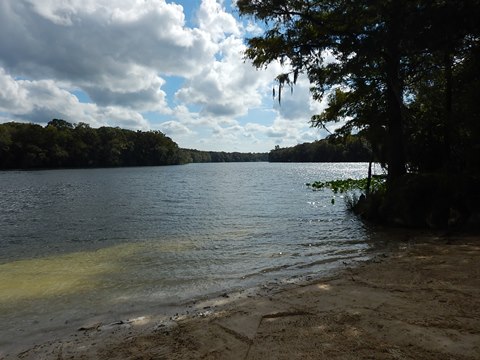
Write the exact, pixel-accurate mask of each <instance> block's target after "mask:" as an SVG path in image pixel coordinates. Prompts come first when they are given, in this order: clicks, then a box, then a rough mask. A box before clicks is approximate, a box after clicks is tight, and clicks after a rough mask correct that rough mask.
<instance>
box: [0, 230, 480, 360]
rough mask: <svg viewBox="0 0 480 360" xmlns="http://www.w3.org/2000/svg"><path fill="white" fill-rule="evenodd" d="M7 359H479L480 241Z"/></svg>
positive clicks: (425, 240) (391, 254) (382, 257)
mask: <svg viewBox="0 0 480 360" xmlns="http://www.w3.org/2000/svg"><path fill="white" fill-rule="evenodd" d="M187 311H188V313H187ZM2 357H3V358H6V359H10V358H12V359H16V358H19V359H263V360H265V359H435V360H437V359H480V237H474V236H469V237H467V236H463V237H452V236H451V237H441V238H435V237H431V236H430V237H409V238H408V239H407V241H404V242H402V243H399V244H398V246H395V247H394V248H392V249H391V250H390V251H388V252H385V253H382V254H379V255H377V256H375V257H374V258H372V259H370V260H368V261H366V262H362V263H356V264H346V265H345V268H344V269H342V270H340V271H338V272H336V273H335V274H332V275H330V276H329V277H328V278H321V279H314V280H311V281H309V282H308V283H303V284H295V285H290V286H282V287H277V288H275V287H272V288H266V289H263V290H261V291H254V292H242V293H240V294H224V295H223V296H220V297H219V298H216V299H210V300H205V301H202V302H195V303H192V304H189V305H187V306H186V307H185V309H184V311H183V312H181V313H180V314H179V315H174V316H172V317H171V318H170V317H165V316H163V317H162V316H161V314H146V315H145V316H144V317H137V318H135V319H128V320H127V319H125V320H121V321H116V322H113V323H109V324H103V323H96V324H95V323H94V324H85V325H84V326H82V327H81V328H79V329H78V330H76V331H75V333H73V334H63V335H62V336H60V337H58V338H56V339H50V340H48V341H46V342H44V343H40V344H36V345H32V346H29V347H28V348H26V349H18V352H16V353H8V354H6V353H2V351H1V350H0V358H2Z"/></svg>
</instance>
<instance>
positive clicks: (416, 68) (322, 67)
mask: <svg viewBox="0 0 480 360" xmlns="http://www.w3.org/2000/svg"><path fill="white" fill-rule="evenodd" d="M238 6H239V9H240V13H241V14H243V15H252V16H253V17H254V18H256V19H258V20H260V21H263V22H264V27H265V28H266V31H265V32H264V34H262V35H261V36H257V37H254V38H251V39H249V41H248V49H247V51H246V57H247V58H250V59H251V60H252V61H253V64H254V65H255V66H257V67H262V66H266V65H268V64H270V63H272V62H274V61H277V60H279V61H280V62H281V63H282V64H285V65H286V66H287V67H286V69H287V70H286V72H285V73H284V74H280V75H279V76H278V77H277V80H278V85H279V86H278V91H277V93H278V94H280V93H281V90H282V88H283V87H284V86H290V87H291V86H293V85H294V84H295V82H296V80H297V78H298V76H299V74H301V73H303V74H306V75H307V76H308V78H309V80H310V82H311V84H312V94H313V96H314V98H316V99H317V100H320V99H322V98H323V96H324V95H325V94H328V106H327V108H326V110H325V111H324V112H323V113H322V114H319V115H316V116H314V117H313V118H312V125H313V126H317V127H324V126H325V125H326V124H327V123H328V122H332V121H333V122H339V121H342V122H343V124H344V125H343V126H342V127H341V128H340V129H339V131H340V132H341V133H343V134H347V133H351V132H352V131H353V130H356V131H360V133H361V134H362V135H363V136H364V137H365V138H366V139H368V141H369V142H370V145H371V149H372V151H373V152H374V153H375V156H376V158H377V159H378V160H380V161H381V162H382V163H385V165H386V167H387V169H388V176H389V183H390V184H393V183H394V181H395V180H396V179H398V178H400V177H402V176H403V175H404V174H405V169H406V167H408V168H409V169H410V171H417V172H422V171H429V170H432V168H433V169H434V170H436V171H439V170H442V171H445V169H447V170H448V171H450V172H455V171H465V170H467V171H478V165H479V162H478V160H475V159H478V158H479V157H478V156H477V155H478V150H479V148H478V140H477V141H475V140H474V139H478V135H479V131H478V123H479V120H480V119H479V110H478V109H479V103H478V101H474V100H473V99H474V98H475V94H477V95H476V96H477V97H478V83H479V82H478V77H479V75H478V74H479V70H478V69H479V67H478V63H479V48H480V25H479V24H480V22H479V21H478V19H479V18H480V1H479V0H461V1H441V0H435V1H426V0H414V1H411V0H398V1H366V0H359V1H343V0H333V1H310V0H281V1H274V2H271V1H266V0H239V1H238ZM325 54H329V55H330V57H326V56H324V55H325ZM332 57H333V60H332ZM464 139H465V140H466V142H463V140H464ZM472 150H474V151H475V152H474V154H476V155H474V156H472ZM431 164H433V165H431Z"/></svg>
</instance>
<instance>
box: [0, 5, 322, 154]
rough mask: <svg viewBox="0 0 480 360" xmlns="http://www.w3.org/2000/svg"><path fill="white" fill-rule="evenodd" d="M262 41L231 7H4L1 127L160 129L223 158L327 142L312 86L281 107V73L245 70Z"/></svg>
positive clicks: (302, 85)
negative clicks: (249, 49) (57, 124)
mask: <svg viewBox="0 0 480 360" xmlns="http://www.w3.org/2000/svg"><path fill="white" fill-rule="evenodd" d="M260 32H261V28H260V27H259V26H258V25H256V24H254V23H253V22H252V21H251V19H245V18H239V17H238V12H237V11H236V4H235V1H232V0H223V1H222V0H181V1H180V0H177V1H165V0H137V1H133V0H68V1H67V0H55V1H53V0H16V1H13V0H11V1H10V0H5V1H0V122H7V121H21V122H33V123H39V124H46V123H47V122H48V121H49V120H51V119H52V118H62V119H65V120H67V121H69V122H72V123H79V122H85V123H88V124H90V125H91V126H92V127H99V126H119V127H122V128H129V129H138V130H161V131H163V132H164V133H166V134H167V135H168V136H170V137H171V138H172V139H173V140H174V141H176V142H177V143H178V144H179V145H180V146H181V147H185V148H196V149H201V150H216V151H244V152H250V151H252V152H257V151H269V150H270V149H272V148H273V147H274V146H275V145H280V146H282V147H283V146H291V145H295V144H298V143H303V142H309V141H313V140H316V139H319V138H322V137H324V135H325V134H324V133H322V132H321V131H319V130H318V129H312V128H310V127H309V125H308V121H309V119H310V117H311V116H312V115H313V114H317V113H319V112H321V111H322V108H323V105H324V104H322V103H318V102H314V101H312V99H311V97H310V94H309V91H308V89H309V84H308V81H307V80H306V79H303V78H300V81H299V82H298V85H297V86H296V88H295V90H294V92H293V94H289V92H285V95H284V96H283V97H282V105H281V106H279V105H278V103H277V102H276V100H274V99H272V87H273V86H274V85H275V83H274V81H273V79H274V78H275V76H276V75H277V74H279V73H280V72H281V71H282V68H281V66H280V65H279V64H276V63H275V64H272V65H271V66H269V67H268V68H267V69H261V70H258V69H255V68H254V67H253V66H252V65H251V64H250V63H249V62H248V61H247V62H246V61H244V59H243V51H244V50H245V38H248V37H251V36H254V35H256V34H259V33H260Z"/></svg>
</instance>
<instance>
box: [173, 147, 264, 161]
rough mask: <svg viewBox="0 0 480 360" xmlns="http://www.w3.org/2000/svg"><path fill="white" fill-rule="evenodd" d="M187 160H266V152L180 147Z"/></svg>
mask: <svg viewBox="0 0 480 360" xmlns="http://www.w3.org/2000/svg"><path fill="white" fill-rule="evenodd" d="M182 151H183V153H184V157H185V159H186V161H187V162H193V163H208V162H256V161H268V153H240V152H224V151H200V150H191V149H182Z"/></svg>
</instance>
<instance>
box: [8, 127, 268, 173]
mask: <svg viewBox="0 0 480 360" xmlns="http://www.w3.org/2000/svg"><path fill="white" fill-rule="evenodd" d="M267 160H268V154H267V153H238V152H233V153H227V152H215V151H199V150H190V149H182V148H179V147H178V145H177V144H176V143H175V142H174V141H173V140H172V139H170V138H169V137H167V136H165V134H163V133H162V132H160V131H132V130H126V129H120V128H118V127H115V128H114V127H100V128H98V129H95V128H91V127H90V126H89V125H88V124H85V123H79V124H71V123H69V122H67V121H65V120H62V119H53V120H51V121H50V122H48V124H47V125H46V126H45V127H43V126H41V125H37V124H26V123H15V122H10V123H5V124H0V169H45V168H48V169H55V168H90V167H117V166H158V165H178V164H187V163H192V162H193V163H197V162H237V161H267Z"/></svg>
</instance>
